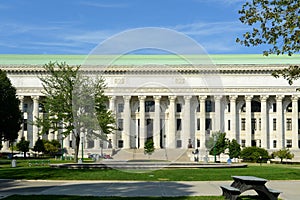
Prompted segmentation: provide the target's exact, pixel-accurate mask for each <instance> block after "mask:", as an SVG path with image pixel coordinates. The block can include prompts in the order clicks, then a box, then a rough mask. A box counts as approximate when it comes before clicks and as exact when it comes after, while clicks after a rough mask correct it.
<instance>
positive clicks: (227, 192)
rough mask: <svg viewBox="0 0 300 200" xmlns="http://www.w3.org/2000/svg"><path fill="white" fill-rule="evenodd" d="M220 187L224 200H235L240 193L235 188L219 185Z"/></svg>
mask: <svg viewBox="0 0 300 200" xmlns="http://www.w3.org/2000/svg"><path fill="white" fill-rule="evenodd" d="M220 187H221V188H222V191H223V196H224V197H225V199H230V200H236V199H237V198H238V197H239V195H240V194H241V191H240V190H239V189H237V188H235V187H231V186H227V185H221V186H220Z"/></svg>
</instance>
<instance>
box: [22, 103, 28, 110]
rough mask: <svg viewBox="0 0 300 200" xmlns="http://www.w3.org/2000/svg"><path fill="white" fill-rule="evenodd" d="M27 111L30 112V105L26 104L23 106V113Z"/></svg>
mask: <svg viewBox="0 0 300 200" xmlns="http://www.w3.org/2000/svg"><path fill="white" fill-rule="evenodd" d="M27 110H28V104H27V103H24V104H23V112H27Z"/></svg>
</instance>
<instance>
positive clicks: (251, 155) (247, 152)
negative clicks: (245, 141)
mask: <svg viewBox="0 0 300 200" xmlns="http://www.w3.org/2000/svg"><path fill="white" fill-rule="evenodd" d="M241 158H242V159H243V161H244V162H258V161H260V162H262V161H264V162H266V161H267V160H268V159H269V153H268V151H267V150H265V149H263V148H260V147H245V148H244V149H243V150H242V151H241Z"/></svg>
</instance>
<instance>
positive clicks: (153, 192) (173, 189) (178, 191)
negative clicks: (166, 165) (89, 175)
mask: <svg viewBox="0 0 300 200" xmlns="http://www.w3.org/2000/svg"><path fill="white" fill-rule="evenodd" d="M231 182H232V181H188V182H187V181H160V182H146V181H50V180H39V181H30V180H0V185H1V188H0V198H1V197H2V198H3V197H5V196H9V195H13V194H22V195H30V194H36V195H81V196H124V197H127V196H220V195H222V191H221V189H220V185H224V184H225V185H229V184H231ZM267 187H270V188H273V189H276V190H279V191H281V192H283V193H282V194H281V195H280V196H279V197H280V198H282V199H286V200H297V199H299V196H300V190H299V188H300V181H290V180H289V181H269V182H268V183H267ZM243 194H245V195H247V194H255V193H254V192H252V191H250V192H247V193H243Z"/></svg>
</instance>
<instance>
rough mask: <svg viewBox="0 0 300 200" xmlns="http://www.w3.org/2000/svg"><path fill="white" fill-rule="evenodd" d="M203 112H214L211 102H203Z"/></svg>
mask: <svg viewBox="0 0 300 200" xmlns="http://www.w3.org/2000/svg"><path fill="white" fill-rule="evenodd" d="M205 112H214V107H213V102H212V101H211V100H206V101H205Z"/></svg>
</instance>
